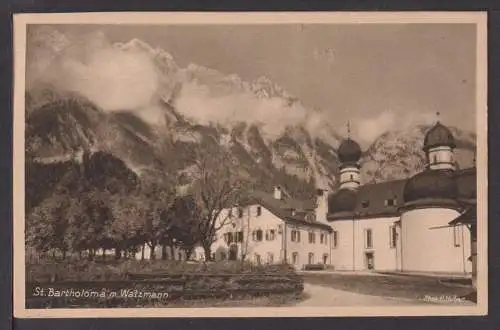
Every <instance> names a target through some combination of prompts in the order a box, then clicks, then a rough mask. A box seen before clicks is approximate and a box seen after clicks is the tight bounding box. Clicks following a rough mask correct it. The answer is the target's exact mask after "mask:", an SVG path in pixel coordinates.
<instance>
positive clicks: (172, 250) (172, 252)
mask: <svg viewBox="0 0 500 330" xmlns="http://www.w3.org/2000/svg"><path fill="white" fill-rule="evenodd" d="M170 259H171V260H175V252H174V246H173V245H170Z"/></svg>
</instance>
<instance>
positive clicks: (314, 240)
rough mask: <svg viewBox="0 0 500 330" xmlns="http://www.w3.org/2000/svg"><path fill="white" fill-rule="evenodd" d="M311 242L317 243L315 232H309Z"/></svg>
mask: <svg viewBox="0 0 500 330" xmlns="http://www.w3.org/2000/svg"><path fill="white" fill-rule="evenodd" d="M309 243H310V244H313V243H316V234H315V233H313V232H309Z"/></svg>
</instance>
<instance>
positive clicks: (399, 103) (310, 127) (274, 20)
mask: <svg viewBox="0 0 500 330" xmlns="http://www.w3.org/2000/svg"><path fill="white" fill-rule="evenodd" d="M14 53H15V54H14V55H15V57H14V66H15V75H14V78H15V79H14V85H15V87H14V111H13V114H14V139H13V140H14V146H13V148H14V159H13V168H14V191H13V194H14V219H13V221H14V233H13V234H14V276H13V278H14V288H15V294H14V297H13V298H14V311H15V316H16V317H20V318H47V317H57V318H61V317H62V318H72V317H269V316H272V317H292V316H293V317H300V316H308V317H311V316H332V317H334V316H389V315H390V316H431V315H485V314H486V313H487V299H488V292H487V281H488V278H487V272H488V265H487V232H488V229H487V222H488V216H487V187H488V184H487V169H488V166H487V161H488V159H487V106H486V90H487V84H486V83H487V71H486V58H487V53H486V14H485V13H483V12H390V13H389V12H385V13H381V12H378V13H374V12H356V13H354V12H308V13H305V12H302V13H300V12H295V13H293V12H288V13H284V12H283V13H264V12H262V13H243V12H239V13H236V12H234V13H197V12H191V13H160V12H158V13H133V12H129V13H126V12H122V13H112V12H108V13H64V14H63V13H60V14H16V15H14Z"/></svg>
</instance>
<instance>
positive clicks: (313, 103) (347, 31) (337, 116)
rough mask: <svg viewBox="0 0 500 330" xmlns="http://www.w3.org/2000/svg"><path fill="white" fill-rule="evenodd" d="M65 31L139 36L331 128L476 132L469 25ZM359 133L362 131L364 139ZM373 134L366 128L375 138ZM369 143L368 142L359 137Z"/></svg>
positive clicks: (114, 38) (122, 38)
mask: <svg viewBox="0 0 500 330" xmlns="http://www.w3.org/2000/svg"><path fill="white" fill-rule="evenodd" d="M57 29H58V30H59V31H61V32H63V33H73V34H75V33H76V34H79V33H82V34H86V33H93V32H100V33H103V34H104V35H105V36H106V38H107V39H109V40H110V41H111V42H127V41H129V40H131V39H134V38H138V39H140V40H142V41H145V42H147V43H148V44H150V45H151V46H153V47H160V48H162V49H164V50H165V51H167V52H169V53H170V54H171V55H172V56H173V57H174V59H175V61H176V62H177V63H178V64H179V65H180V66H187V65H188V64H189V63H196V64H199V65H203V66H206V67H209V68H213V69H216V70H219V71H221V72H224V73H227V74H232V73H234V74H237V75H239V76H240V77H241V78H242V79H244V80H253V79H256V78H258V77H260V76H266V77H268V78H269V79H271V80H272V81H274V82H276V83H277V84H279V85H281V86H282V87H284V88H285V89H286V90H287V91H288V92H290V93H291V94H292V95H295V96H297V97H298V98H299V99H301V101H302V102H303V103H304V104H305V105H306V106H307V107H310V108H315V109H320V110H321V111H323V113H324V114H325V116H326V117H328V119H329V120H330V121H331V122H333V123H334V125H335V126H336V128H337V129H338V130H345V123H346V122H347V121H350V122H351V125H352V126H354V127H356V129H357V133H358V134H361V135H362V134H368V135H369V134H371V133H370V128H371V127H375V126H377V127H380V130H384V129H390V128H392V127H394V126H397V125H399V124H400V123H402V122H408V121H418V120H419V118H421V117H422V118H424V120H425V121H433V120H435V119H436V115H435V114H436V112H439V113H440V116H439V119H440V121H441V122H443V123H445V124H448V125H450V126H456V127H459V128H462V129H466V130H469V131H475V112H474V110H475V94H476V91H475V75H476V71H475V65H476V58H475V54H476V31H475V26H474V25H467V24H360V25H355V24H344V25H342V24H330V25H326V24H321V25H320V24H316V25H291V24H290V25H288V24H287V25H238V26H214V25H205V26H199V25H198V26H195V25H162V26H144V25H143V26H130V25H128V26H127V25H120V24H115V25H62V26H58V27H57ZM363 132H365V133H363ZM378 133H379V132H373V134H378ZM365 138H367V139H369V138H370V137H368V136H366V137H365Z"/></svg>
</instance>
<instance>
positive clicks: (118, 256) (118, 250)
mask: <svg viewBox="0 0 500 330" xmlns="http://www.w3.org/2000/svg"><path fill="white" fill-rule="evenodd" d="M121 256H122V251H121V250H120V249H119V248H117V247H115V260H119V259H120V257H121Z"/></svg>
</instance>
